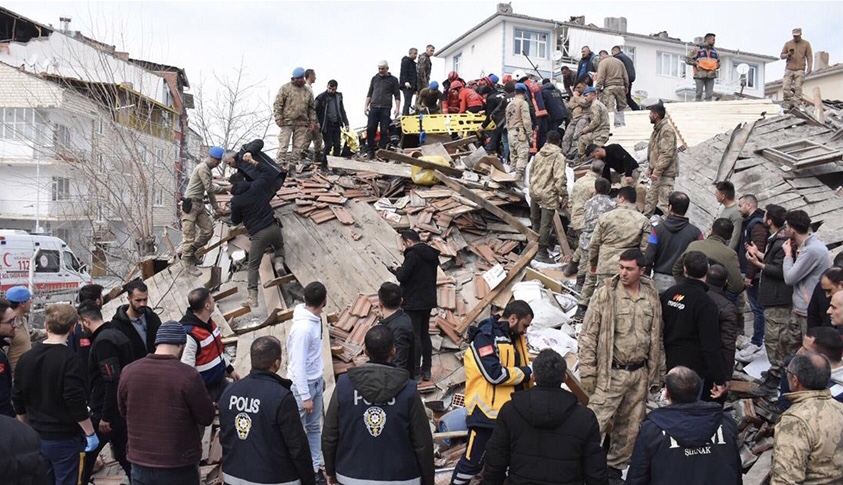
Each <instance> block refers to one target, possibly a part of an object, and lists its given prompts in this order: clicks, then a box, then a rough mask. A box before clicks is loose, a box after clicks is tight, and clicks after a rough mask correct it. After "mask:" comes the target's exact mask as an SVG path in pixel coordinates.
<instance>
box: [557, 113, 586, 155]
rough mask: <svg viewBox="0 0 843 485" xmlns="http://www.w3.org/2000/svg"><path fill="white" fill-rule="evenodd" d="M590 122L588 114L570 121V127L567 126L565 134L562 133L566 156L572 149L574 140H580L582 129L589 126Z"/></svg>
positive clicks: (563, 150)
mask: <svg viewBox="0 0 843 485" xmlns="http://www.w3.org/2000/svg"><path fill="white" fill-rule="evenodd" d="M589 123H591V120H590V119H589V118H588V116H580V117H579V118H574V119H572V120H571V122H570V123H568V127H567V128H565V134H564V135H562V153H564V154H565V156H566V157H567V156H568V153H570V151H571V147H572V146H573V144H574V140H579V138H580V136H581V135H582V130H583V129H584V128H585V127H586V126H588V124H589Z"/></svg>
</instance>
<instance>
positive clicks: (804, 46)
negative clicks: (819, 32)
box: [779, 27, 814, 108]
mask: <svg viewBox="0 0 843 485" xmlns="http://www.w3.org/2000/svg"><path fill="white" fill-rule="evenodd" d="M792 33H793V40H789V41H787V42H785V43H784V47H783V48H782V53H781V55H780V56H779V58H781V59H786V60H787V63H786V64H785V67H784V78H783V79H782V98H783V99H784V107H785V108H793V107H794V106H797V105H800V104H802V83H804V82H805V76H807V75H809V74H811V71H812V70H813V66H814V52H813V51H812V50H811V43H810V42H808V41H807V40H805V39H803V38H802V29H801V28H799V27H797V28H795V29H793V32H792ZM806 67H807V70H806ZM791 89H792V90H793V92H791Z"/></svg>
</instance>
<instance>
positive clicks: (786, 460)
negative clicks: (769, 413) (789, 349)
mask: <svg viewBox="0 0 843 485" xmlns="http://www.w3.org/2000/svg"><path fill="white" fill-rule="evenodd" d="M830 378H831V368H830V365H829V363H828V360H827V359H826V358H825V357H823V356H822V355H820V354H817V353H814V352H803V353H801V354H797V355H796V356H794V357H793V360H791V361H790V365H789V366H788V368H787V381H788V384H789V385H790V389H791V391H792V392H789V393H787V394H785V395H784V397H785V398H787V400H789V401H790V402H791V403H793V405H792V406H791V407H790V408H789V409H788V410H787V411H785V412H784V413H783V414H782V415H781V419H780V421H779V422H778V424H776V431H775V441H774V442H773V462H772V465H771V468H770V485H790V484H794V483H799V484H831V483H836V484H839V483H843V404H841V403H839V402H837V401H835V400H834V399H833V398H832V396H831V392H830V391H829V390H828V389H827V387H826V386H827V385H828V381H829V379H830Z"/></svg>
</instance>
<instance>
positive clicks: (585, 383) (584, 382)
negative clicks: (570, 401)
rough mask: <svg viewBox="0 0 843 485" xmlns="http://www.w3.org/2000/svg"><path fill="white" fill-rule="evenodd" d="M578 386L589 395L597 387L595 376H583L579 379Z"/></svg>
mask: <svg viewBox="0 0 843 485" xmlns="http://www.w3.org/2000/svg"><path fill="white" fill-rule="evenodd" d="M580 387H581V388H582V391H583V392H584V393H586V395H588V396H591V395H592V394H594V390H595V389H596V388H597V378H596V377H583V378H581V379H580Z"/></svg>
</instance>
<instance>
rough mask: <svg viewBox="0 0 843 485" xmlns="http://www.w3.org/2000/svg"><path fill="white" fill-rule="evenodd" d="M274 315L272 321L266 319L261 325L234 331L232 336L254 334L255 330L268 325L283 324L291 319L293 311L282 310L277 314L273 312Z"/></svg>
mask: <svg viewBox="0 0 843 485" xmlns="http://www.w3.org/2000/svg"><path fill="white" fill-rule="evenodd" d="M274 313H275V318H274V319H272V321H270V320H269V319H267V320H266V321H264V322H263V323H260V324H258V325H255V326H254V327H248V328H238V329H236V330H235V331H234V335H244V334H247V333H250V332H254V331H255V330H259V329H261V328H264V327H268V326H270V325H275V324H277V323H281V322H285V321H287V320H289V319H291V318H293V310H283V311H277V312H274Z"/></svg>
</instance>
